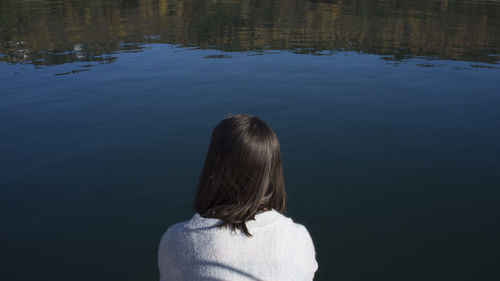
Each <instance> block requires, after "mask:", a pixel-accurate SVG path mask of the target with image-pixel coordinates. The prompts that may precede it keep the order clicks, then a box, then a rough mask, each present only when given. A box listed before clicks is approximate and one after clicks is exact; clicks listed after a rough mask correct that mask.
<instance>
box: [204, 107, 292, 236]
mask: <svg viewBox="0 0 500 281" xmlns="http://www.w3.org/2000/svg"><path fill="white" fill-rule="evenodd" d="M285 204H286V191H285V184H284V180H283V172H282V167H281V152H280V144H279V141H278V137H277V136H276V134H275V133H274V131H273V130H272V129H271V128H270V127H269V126H268V125H267V124H266V123H265V122H264V121H262V120H261V119H259V118H258V117H257V116H253V115H250V114H245V113H240V114H230V115H228V116H226V118H224V119H223V120H222V121H220V123H219V124H218V125H217V126H216V127H215V128H214V129H213V132H212V139H211V141H210V146H209V148H208V153H207V155H206V158H205V164H204V165H203V169H202V172H201V175H200V178H199V182H198V189H197V191H196V196H195V200H194V208H195V209H196V211H197V212H198V213H199V214H200V215H201V216H202V217H207V218H218V219H221V220H222V221H223V222H222V223H221V224H220V225H219V227H222V226H229V227H230V228H231V229H232V230H235V229H239V230H242V231H243V233H244V234H245V235H247V236H252V235H251V234H250V233H249V231H248V229H247V227H246V225H245V222H246V221H248V220H250V219H255V215H256V214H257V213H260V212H262V211H264V210H270V209H275V210H276V211H278V212H280V213H283V212H284V209H285Z"/></svg>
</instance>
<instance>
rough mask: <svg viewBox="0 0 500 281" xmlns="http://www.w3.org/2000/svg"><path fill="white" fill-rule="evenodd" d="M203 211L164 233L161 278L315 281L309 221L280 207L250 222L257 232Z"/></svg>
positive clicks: (182, 280) (168, 280)
mask: <svg viewBox="0 0 500 281" xmlns="http://www.w3.org/2000/svg"><path fill="white" fill-rule="evenodd" d="M221 222H222V221H221V220H219V219H215V218H204V217H201V216H200V215H199V214H198V213H195V214H194V216H193V217H192V218H191V220H189V221H184V222H180V223H177V224H175V225H173V226H171V227H170V228H168V230H167V231H166V232H165V234H164V235H163V237H162V238H161V241H160V245H159V248H158V267H159V271H160V281H187V280H190V281H194V280H200V281H201V280H203V281H216V280H217V281H222V280H224V281H229V280H231V281H240V280H241V281H268V280H269V281H310V280H313V277H314V274H315V272H316V270H317V268H318V263H317V261H316V254H315V249H314V245H313V241H312V239H311V236H310V235H309V232H308V231H307V229H306V228H305V226H304V225H302V224H298V223H295V222H294V221H293V220H292V219H291V218H288V217H286V216H284V215H283V214H281V213H279V212H278V211H276V210H274V209H273V210H269V211H265V212H262V213H259V214H256V215H255V220H249V221H247V222H246V225H247V228H248V230H249V232H250V234H252V237H247V236H245V235H244V234H243V233H242V232H241V231H240V230H236V231H232V230H231V229H230V228H226V227H217V225H219V224H220V223H221Z"/></svg>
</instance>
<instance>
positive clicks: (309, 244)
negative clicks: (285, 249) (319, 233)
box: [297, 224, 318, 280]
mask: <svg viewBox="0 0 500 281" xmlns="http://www.w3.org/2000/svg"><path fill="white" fill-rule="evenodd" d="M298 228H299V233H300V235H299V237H300V238H299V239H300V240H299V241H298V243H297V244H298V245H300V252H301V255H302V262H303V264H304V267H303V268H304V270H305V272H304V274H305V276H304V277H305V278H307V280H313V279H314V274H315V273H316V271H317V270H318V262H317V261H316V250H315V247H314V243H313V240H312V238H311V235H310V234H309V231H307V229H306V227H305V226H304V225H301V224H298Z"/></svg>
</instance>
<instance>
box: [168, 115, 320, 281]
mask: <svg viewBox="0 0 500 281" xmlns="http://www.w3.org/2000/svg"><path fill="white" fill-rule="evenodd" d="M285 202H286V192H285V186H284V181H283V175H282V167H281V153H280V145H279V142H278V138H277V136H276V134H275V133H274V131H273V130H272V129H271V128H270V127H269V126H268V125H267V124H266V123H264V122H263V121H262V120H260V119H259V118H258V117H256V116H252V115H249V114H236V115H229V116H228V117H226V118H225V119H223V120H222V121H221V122H220V123H219V125H218V126H217V127H215V128H214V130H213V133H212V139H211V142H210V147H209V149H208V153H207V156H206V159H205V164H204V166H203V170H202V172H201V176H200V179H199V183H198V189H197V191H196V196H195V200H194V208H195V210H196V213H195V214H194V216H193V217H192V218H191V220H189V221H185V222H181V223H178V224H175V225H174V226H172V227H170V228H169V229H168V230H167V232H166V233H165V234H164V235H163V237H162V239H161V242H160V245H159V250H158V266H159V270H160V280H161V281H178V280H211V281H212V280H270V281H279V280H312V279H313V277H314V274H315V272H316V270H317V268H318V264H317V262H316V258H315V250H314V245H313V242H312V239H311V236H310V235H309V232H308V231H307V229H306V228H305V227H304V226H303V225H301V224H297V223H295V222H293V220H292V219H290V218H288V217H286V216H284V215H283V212H284V209H285Z"/></svg>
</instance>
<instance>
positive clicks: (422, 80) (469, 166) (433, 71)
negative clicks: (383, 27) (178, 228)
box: [0, 1, 500, 280]
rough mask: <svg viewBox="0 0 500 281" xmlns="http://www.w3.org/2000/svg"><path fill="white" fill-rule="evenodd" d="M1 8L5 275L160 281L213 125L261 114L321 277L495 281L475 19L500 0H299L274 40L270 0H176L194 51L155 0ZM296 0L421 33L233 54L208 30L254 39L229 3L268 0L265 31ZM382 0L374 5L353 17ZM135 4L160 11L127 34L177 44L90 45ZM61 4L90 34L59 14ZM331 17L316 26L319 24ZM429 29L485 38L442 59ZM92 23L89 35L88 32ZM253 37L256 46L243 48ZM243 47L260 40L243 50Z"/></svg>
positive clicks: (498, 155) (488, 73)
mask: <svg viewBox="0 0 500 281" xmlns="http://www.w3.org/2000/svg"><path fill="white" fill-rule="evenodd" d="M0 2H1V3H2V5H3V6H2V7H3V8H4V9H3V10H2V12H0V15H1V17H0V19H1V20H2V23H1V24H0V26H1V27H2V29H1V30H2V38H3V39H2V40H3V41H2V45H1V46H2V49H1V50H2V51H1V52H0V53H1V56H2V58H1V59H2V61H3V62H0V85H1V86H0V87H1V88H0V91H1V94H0V155H1V156H0V168H1V169H0V186H1V187H0V214H1V215H0V219H1V228H0V241H2V247H1V248H2V250H1V252H2V254H1V260H2V261H1V264H2V265H1V266H0V276H1V277H0V279H2V280H156V279H157V277H158V275H157V269H156V250H157V245H158V242H159V238H160V237H161V235H162V234H163V232H164V231H165V230H166V228H167V227H168V226H169V225H172V224H173V223H175V222H178V221H181V220H186V219H189V218H190V217H191V216H192V214H193V212H194V210H193V209H192V208H191V202H192V199H193V195H194V191H195V188H196V184H197V180H198V176H199V173H200V172H201V166H202V163H203V160H204V157H205V153H206V150H207V148H208V143H209V140H210V134H211V130H212V128H213V127H214V126H215V125H216V124H217V123H218V122H219V120H220V119H221V118H223V117H224V115H225V114H227V113H239V112H246V113H251V114H256V115H257V116H259V117H261V118H262V119H263V120H265V121H266V122H267V123H268V124H269V125H270V126H271V127H273V128H274V130H275V131H276V133H277V135H278V137H279V139H280V142H281V147H282V153H283V161H284V163H283V165H284V173H285V183H286V186H287V190H288V192H289V205H288V210H287V214H288V215H289V216H291V217H293V218H294V219H295V220H296V221H298V222H300V223H303V224H305V225H306V226H307V228H308V229H309V230H310V232H311V235H312V237H313V241H314V243H315V246H316V249H317V259H318V262H319V271H318V272H317V274H316V278H315V280H366V279H371V280H498V278H499V277H500V271H499V267H498V264H499V262H500V256H499V253H500V243H499V239H498V237H500V205H499V203H500V142H499V140H500V83H499V81H500V69H499V65H498V59H497V58H498V54H499V53H500V52H498V49H500V46H499V45H498V44H497V43H498V38H500V36H498V32H497V31H498V30H499V29H500V26H498V25H493V27H488V28H486V27H485V25H484V24H483V22H484V21H486V22H488V23H494V24H496V23H498V18H499V16H500V13H498V12H499V11H500V10H499V7H498V6H499V5H500V4H498V2H496V1H489V2H488V1H476V2H470V1H450V4H449V5H450V6H449V8H448V9H447V10H444V11H443V3H444V2H447V3H448V1H422V3H426V5H424V4H421V5H422V6H418V7H413V6H412V5H417V4H411V2H405V1H403V2H402V3H403V5H402V6H401V5H400V6H397V5H396V4H394V3H393V2H391V1H380V3H375V2H374V1H370V2H369V3H365V4H363V3H358V4H352V5H354V6H353V7H351V6H348V7H346V6H343V5H347V4H343V3H337V2H331V3H330V2H326V3H317V2H307V1H305V2H304V1H291V2H290V3H291V4H290V5H292V4H293V5H296V6H298V7H299V8H300V9H299V8H297V9H296V10H292V11H295V12H294V13H292V16H293V17H295V20H296V21H295V23H296V24H298V25H299V26H294V27H293V28H291V29H290V30H287V29H284V31H283V29H282V28H277V27H278V26H279V20H280V19H281V17H279V15H281V14H283V13H285V12H286V10H285V11H282V10H281V8H278V7H275V6H272V7H275V8H273V9H270V11H268V10H269V9H268V8H266V7H267V6H265V5H271V4H268V2H267V1H262V3H261V2H256V3H257V4H259V3H260V4H262V5H264V4H265V5H264V6H265V7H264V8H262V6H258V5H257V4H248V3H246V4H245V5H243V4H235V3H226V4H220V5H222V6H215V7H214V6H210V5H215V4H207V3H206V2H203V1H198V2H194V3H198V4H200V3H204V5H207V6H203V7H205V8H204V9H194V8H193V9H192V10H189V11H190V12H191V14H189V16H186V14H187V12H186V9H187V8H186V7H185V6H184V8H183V10H182V11H184V14H183V15H184V17H182V22H183V23H185V22H188V23H192V24H193V25H194V26H197V27H199V28H201V31H199V30H195V31H196V32H198V33H196V32H194V34H198V35H197V36H198V37H197V38H198V39H199V40H198V43H196V42H195V41H196V40H192V41H193V42H192V43H190V42H191V39H190V38H191V37H190V36H192V34H193V33H189V32H193V31H192V30H191V29H189V28H187V29H186V30H191V31H189V32H187V31H186V30H184V29H181V27H182V26H185V25H181V24H178V25H173V26H172V24H171V22H170V20H171V19H172V18H173V17H180V16H179V14H172V13H170V14H169V12H168V11H169V10H168V9H167V10H166V11H167V12H165V14H163V15H162V14H161V11H162V10H161V7H162V6H161V5H162V3H163V4H164V2H165V1H149V2H151V5H150V7H151V8H150V10H147V9H146V10H144V9H142V8H141V7H144V5H146V4H147V3H146V4H144V3H142V2H141V1H137V3H138V4H137V3H136V4H137V6H135V4H134V5H132V4H131V3H132V2H134V1H128V2H127V1H102V3H99V1H89V2H88V3H86V4H76V2H75V3H73V2H72V1H67V3H66V2H65V1H61V2H57V3H56V2H50V1H34V2H33V3H31V2H30V3H28V4H26V3H25V4H22V7H23V9H25V10H23V9H20V7H18V6H16V5H21V4H18V3H17V4H16V3H15V2H12V1H0ZM38 2H40V3H42V4H40V3H39V4H37V5H35V4H34V3H38ZM146 2H147V1H146ZM394 2H397V1H394ZM72 3H73V4H72ZM109 3H112V4H109ZM134 3H135V2H134ZM182 3H183V2H182V1H181V2H179V1H178V3H177V2H176V5H177V6H178V5H180V4H182ZM287 3H288V2H287ZM304 3H305V4H304ZM70 4H72V5H73V6H71V5H70ZM108 4H109V5H111V6H110V7H107V6H105V5H108ZM393 4H394V5H393ZM9 5H12V6H9ZM44 5H45V6H44ZM61 5H63V6H64V7H62V8H61ZM78 5H80V6H78ZM86 5H88V6H86ZM115 5H116V6H115ZM120 5H121V6H120ZM127 5H129V6H127ZM141 5H142V6H141ZM184 5H188V3H184ZM200 5H201V4H200ZM224 5H226V6H224ZM252 5H257V6H255V7H254V6H252ZM301 5H305V7H306V8H307V9H306V12H307V11H309V12H310V13H316V11H317V9H319V10H321V11H329V12H331V11H333V10H335V9H337V10H338V15H337V16H338V17H344V18H351V17H353V18H354V20H353V21H354V22H356V23H360V22H365V23H366V24H367V25H368V26H369V25H370V24H369V23H372V24H373V25H375V24H378V23H380V22H384V23H386V22H388V21H392V20H391V19H393V20H394V21H395V22H398V21H399V20H401V19H402V18H404V17H406V16H407V15H412V16H411V17H410V18H409V20H410V22H413V29H412V32H410V34H407V36H406V35H405V36H406V37H405V38H414V37H415V35H414V34H415V32H417V31H418V34H423V33H424V32H427V34H428V35H427V37H426V40H427V41H425V44H424V47H422V46H417V45H416V44H417V43H418V42H422V41H419V40H416V41H413V39H412V40H410V41H408V42H409V43H408V42H406V43H405V42H403V43H404V44H406V46H407V47H406V49H405V51H404V54H403V55H401V53H400V52H401V46H399V45H398V46H395V45H394V44H385V45H384V44H383V43H380V42H385V41H383V40H382V41H378V40H375V39H374V40H369V41H363V40H361V41H358V43H356V44H350V45H349V44H345V46H352V47H345V48H343V47H342V48H340V47H337V45H342V44H343V43H346V42H347V41H342V38H343V37H342V38H340V39H339V38H334V39H331V41H328V40H330V39H328V40H327V39H321V40H319V39H318V40H317V36H316V35H317V34H316V33H311V32H312V31H311V32H308V31H307V30H306V31H304V33H303V34H305V35H308V34H309V35H311V34H313V35H314V34H316V35H315V36H311V37H307V36H306V37H304V38H305V39H304V38H303V39H302V41H300V40H299V39H296V42H299V43H297V44H298V45H297V46H299V47H297V48H296V47H294V46H291V45H287V44H288V43H283V45H279V46H277V45H273V44H277V43H276V41H275V40H274V39H272V40H270V41H265V40H264V39H265V38H264V39H262V38H260V37H259V36H256V37H255V38H254V37H252V38H253V39H248V40H247V41H242V40H240V41H238V42H239V43H238V44H240V45H238V46H239V47H238V48H236V47H235V45H234V44H233V45H230V46H229V47H227V46H228V45H224V44H222V46H219V45H217V44H216V43H220V42H224V38H225V37H224V36H226V35H224V36H223V35H221V36H222V37H220V38H219V37H217V36H216V37H213V38H212V37H210V36H208V39H206V38H205V37H203V36H202V35H200V34H208V35H210V34H212V33H211V32H215V33H216V34H219V33H217V32H216V31H213V26H215V27H216V28H215V29H216V30H219V31H220V30H221V28H222V26H226V28H227V29H229V30H233V29H235V28H236V29H239V30H240V32H243V31H245V32H246V29H245V28H246V27H248V25H249V22H252V20H254V21H256V22H260V21H258V20H260V19H261V18H260V17H258V16H259V15H260V14H259V13H257V12H248V11H247V10H245V13H244V12H241V13H239V12H234V11H235V10H236V11H243V8H242V7H247V6H250V7H254V8H255V9H256V10H257V11H260V10H259V9H264V12H262V13H263V14H264V16H262V17H263V18H264V19H267V20H262V23H258V24H257V26H261V27H262V26H263V27H267V26H268V25H269V21H271V22H273V23H274V24H275V26H274V27H271V28H269V32H278V31H279V32H281V31H283V32H291V33H294V32H295V33H297V32H298V31H297V30H301V28H302V27H301V25H300V24H302V21H303V20H304V18H307V15H303V14H301V12H298V11H302V9H303V6H301ZM318 5H322V6H319V8H318ZM349 5H350V4H349ZM365 5H367V7H365ZM384 5H385V6H384ZM395 5H396V6H395ZM447 5H448V4H447ZM97 6H99V7H101V8H99V13H97V12H94V13H92V12H91V13H90V15H91V17H90V20H89V19H88V17H89V16H88V15H87V14H86V13H89V12H88V9H90V10H91V11H92V9H97V8H96V7H97ZM379 6H380V7H379ZM47 7H48V8H51V9H52V10H50V11H51V12H49V13H47V15H48V16H47V17H55V18H58V19H59V21H60V23H61V24H62V26H63V27H64V25H66V26H65V27H64V29H65V30H66V32H54V33H50V32H49V33H48V34H49V35H50V36H49V35H47V34H46V35H43V34H42V33H40V32H39V33H36V32H33V33H31V32H28V31H26V30H35V29H34V28H35V27H36V26H38V25H30V24H25V22H30V21H35V22H36V21H37V20H40V21H42V20H41V19H44V17H40V18H39V19H33V18H32V17H29V16H30V15H33V14H32V13H35V14H36V13H42V12H43V11H47V9H48V8H47ZM102 7H104V8H102ZM118 7H120V8H118ZM349 7H351V8H352V9H351V8H349ZM374 7H379V9H378V10H374V11H378V12H380V11H385V12H384V13H382V14H380V13H378V12H377V13H376V16H375V15H374V14H371V12H367V13H368V14H367V15H366V16H364V14H363V13H361V14H359V13H354V12H353V11H358V10H359V9H361V10H368V11H372V10H371V8H374ZM70 8H71V9H70ZM348 8H349V9H348ZM8 9H10V10H8ZM58 9H62V10H58ZM86 9H87V10H86ZM283 9H284V8H283ZM13 10H15V12H14V11H13ZM212 10H213V11H215V12H216V15H218V17H215V16H214V17H213V20H214V21H216V22H215V23H213V22H211V21H209V23H210V25H206V26H204V25H203V24H200V23H199V21H200V18H199V17H196V15H199V16H200V17H202V18H203V17H205V16H206V15H204V13H205V12H206V11H212ZM436 10H437V11H438V12H436ZM61 11H65V13H62V12H61ZM85 11H87V12H85ZM96 11H97V10H96ZM144 11H150V12H151V11H152V12H151V13H152V14H153V15H152V16H148V17H147V18H148V20H149V21H147V23H148V24H149V25H147V24H145V23H144V21H140V23H141V25H139V26H138V27H136V29H138V30H145V31H144V32H143V33H141V32H140V31H136V32H137V33H139V34H136V35H137V36H139V37H141V38H144V33H148V34H160V33H161V32H162V31H163V30H165V32H166V33H168V34H173V31H172V30H174V31H176V30H177V32H179V34H184V33H183V32H187V33H185V34H186V38H187V39H185V38H181V37H179V36H180V35H176V36H177V37H175V38H174V39H172V38H169V37H167V35H162V36H160V35H155V36H157V37H151V36H149V35H148V36H149V37H147V38H146V39H142V42H140V41H141V40H138V39H137V38H132V39H130V38H129V41H128V40H125V39H127V38H128V37H127V38H125V37H123V38H122V37H119V38H115V39H116V40H117V42H118V43H116V44H115V43H114V41H113V43H110V41H109V40H108V39H109V38H111V37H113V36H110V37H106V36H108V35H109V34H108V35H106V36H105V37H102V38H101V37H99V36H100V35H99V34H101V33H99V32H97V31H99V30H100V29H99V27H100V26H99V25H96V24H95V22H97V23H99V22H101V21H102V22H106V19H108V18H109V19H112V18H114V17H118V18H122V19H123V20H124V21H125V22H127V21H131V22H133V20H132V19H136V17H139V16H140V15H142V14H141V13H144ZM266 11H267V12H268V13H271V12H272V13H271V14H272V15H268V14H266V13H265V12H266ZM454 11H455V13H454ZM456 11H459V12H456ZM233 12H234V13H233ZM71 13H76V15H79V17H77V18H78V19H79V20H80V21H81V22H82V24H83V23H85V22H87V21H90V22H91V23H90V24H89V25H90V27H89V26H88V25H87V27H85V26H86V25H78V28H80V29H81V30H78V28H76V27H75V25H74V24H73V25H71V24H70V20H71V19H72V18H70V17H69V15H70V14H71ZM373 13H375V12H373ZM13 14H16V15H17V18H16V17H14V16H12V15H13ZM285 14H286V13H285ZM425 14H431V16H430V18H426V19H422V18H421V17H422V15H425ZM36 15H38V14H36ZM193 15H195V16H193ZM235 15H241V18H242V19H243V20H241V19H240V18H237V19H235ZM327 15H329V16H325V15H324V18H322V19H321V20H319V19H318V17H317V16H316V17H312V18H311V20H312V21H313V22H314V20H317V21H320V23H321V22H322V23H326V24H329V23H330V21H331V20H332V19H333V18H334V17H333V16H332V15H331V14H330V13H328V14H327ZM394 15H397V16H396V18H395V19H394ZM390 16H392V17H390ZM439 16H440V17H439ZM23 17H24V20H16V19H19V18H23ZM206 17H207V18H208V19H211V18H210V15H208V16H206ZM419 19H421V20H422V21H418V20H419ZM443 19H444V23H443V22H442V21H440V20H443ZM452 19H454V20H452ZM176 20H178V18H176V19H175V20H173V22H174V23H177V21H176ZM163 21H165V22H166V23H168V24H166V25H165V26H162V25H158V24H157V22H163ZM434 21H435V22H434ZM241 22H243V23H241ZM425 22H427V25H426V24H425ZM433 23H435V24H436V25H437V24H438V23H442V24H446V25H448V26H449V28H450V29H452V27H456V28H457V30H458V29H460V28H463V27H464V26H466V27H467V28H466V30H469V32H468V33H467V32H465V31H463V32H462V33H460V32H458V31H457V33H456V34H458V35H461V36H462V37H467V36H468V38H475V37H474V36H479V35H478V34H481V32H482V34H483V35H481V36H483V37H484V38H486V39H484V40H479V39H477V40H475V41H474V44H472V43H470V45H471V46H472V45H473V46H474V47H468V46H466V45H459V44H458V43H457V44H455V45H454V46H453V48H452V49H450V50H447V49H446V48H443V49H441V51H436V49H433V47H432V46H433V43H434V42H438V41H439V40H448V39H447V38H444V37H442V36H441V35H439V34H440V33H439V32H440V31H439V30H434V29H432V28H431V27H432V26H434V25H433ZM231 24H233V25H231ZM40 25H41V24H40ZM318 25H319V23H318ZM227 26H229V27H227ZM235 26H236V27H235ZM346 26H349V25H346ZM52 27H53V28H54V29H57V28H60V26H59V27H56V26H52ZM410 27H411V24H410V25H408V24H404V25H403V27H402V29H401V30H403V31H401V32H403V34H406V32H409V31H407V29H411V28H410ZM459 27H460V28H459ZM148 28H149V29H148ZM203 28H206V30H209V31H210V32H208V31H207V32H208V33H207V32H206V33H203V32H202V31H204V30H205V29H203ZM217 28H218V29H217ZM351 28H352V32H353V33H356V32H357V31H359V30H358V29H359V28H360V25H359V24H356V25H353V26H351ZM38 29H40V30H41V29H42V28H41V27H38ZM395 29H398V28H395ZM68 30H70V31H68ZM71 30H73V31H71ZM75 30H77V31H75ZM112 30H113V32H114V31H115V29H112ZM151 30H153V31H155V32H151ZM179 30H180V31H179ZM242 30H243V31H242ZM255 30H259V29H255ZM405 30H406V31H405ZM452 30H454V29H452ZM91 31H92V32H97V33H96V35H95V36H94V37H85V36H84V35H85V34H86V32H91ZM127 31H128V32H131V31H130V30H127ZM167 31H168V32H167ZM171 31H172V32H171ZM330 31H331V32H346V33H349V31H345V30H344V29H342V30H341V31H339V30H336V29H332V30H330ZM431 31H433V32H431ZM122 32H123V31H122ZM200 32H201V33H200ZM220 32H222V31H220ZM224 32H225V33H224ZM224 32H222V33H223V34H228V31H224ZM229 33H230V32H229ZM243 33H244V32H243ZM36 34H38V35H36ZM245 34H246V33H245ZM297 34H298V35H297V36H298V37H300V34H301V33H297ZM318 34H327V33H326V31H322V32H319V33H318ZM432 34H433V35H432ZM458 35H457V36H458ZM466 35H467V36H466ZM37 36H38V37H37ZM44 36H46V37H47V38H51V40H52V41H51V40H48V39H47V40H45V39H46V38H45V37H44ZM75 36H81V38H77V39H74V37H75ZM103 36H104V35H103ZM172 36H173V35H172ZM443 36H444V35H443ZM7 37H9V38H8V40H7V39H5V38H7ZM42 37H43V38H45V39H44V40H41V39H40V38H42ZM313 37H314V38H316V39H314V38H313ZM96 38H97V39H96ZM151 38H153V39H151ZM155 38H156V39H155ZM165 38H168V39H165ZM176 38H177V39H176ZM204 38H205V39H206V41H203V40H205V39H204ZM231 38H232V37H229V41H228V42H234V40H233V39H231ZM443 38H444V39H443ZM456 38H461V37H460V36H458V37H456ZM20 39H22V40H20ZM16 40H17V41H16ZM30 40H31V41H30ZM72 40H73V41H72ZM85 40H87V41H85ZM100 40H101V41H100ZM175 40H178V41H175ZM184 40H186V41H184ZM259 40H264V43H265V42H268V43H266V44H267V46H268V48H267V49H266V48H260V47H259V48H257V47H255V46H257V45H258V44H261V43H262V41H259ZM324 40H326V41H324ZM339 40H340V41H339ZM454 40H455V39H454ZM456 40H458V39H456ZM456 40H455V41H453V42H455V43H456V42H458V41H456ZM21 41H22V43H19V44H17V45H16V43H14V42H21ZM63 41H64V42H66V41H68V42H69V43H68V44H66V43H64V42H63ZM90 41H92V42H91V43H90ZM97 41H100V42H102V44H101V45H99V44H96V43H95V42H97ZM138 41H139V42H138ZM212 41H213V42H212ZM448 41H449V40H448ZM214 42H215V43H214ZM249 42H250V43H251V42H254V43H255V45H254V47H251V46H250V47H248V48H247V47H245V48H243V47H241V46H247V45H246V44H248V43H249ZM273 42H274V43H273ZM294 42H295V41H294ZM318 42H319V43H318ZM324 42H327V43H328V42H329V43H328V44H330V45H328V44H326V43H324ZM349 42H351V41H349ZM464 42H465V41H464ZM129 43H130V44H129ZM188 43H189V44H188ZM264 43H262V46H265V45H266V44H264ZM368 43H370V44H372V45H369V44H368ZM403 43H401V44H403ZM106 44H110V45H106ZM204 44H208V45H209V46H205V45H204ZM294 44H295V43H294ZM21 45H22V46H21ZM292 45H293V44H292ZM309 45H313V46H316V47H317V48H316V49H311V48H310V46H309ZM98 46H103V47H102V49H100V48H99V47H98ZM106 46H111V47H109V48H108V47H106ZM224 46H226V47H224ZM259 46H260V45H259ZM318 46H319V47H318ZM321 46H323V47H325V48H324V49H322V48H320V47H321ZM356 46H357V47H356ZM425 46H427V47H425ZM326 47H328V48H326ZM426 48H427V49H426ZM320 49H322V50H320ZM304 50H305V51H304ZM426 52H428V53H429V55H428V56H427V55H424V53H426Z"/></svg>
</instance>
